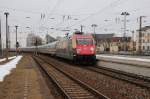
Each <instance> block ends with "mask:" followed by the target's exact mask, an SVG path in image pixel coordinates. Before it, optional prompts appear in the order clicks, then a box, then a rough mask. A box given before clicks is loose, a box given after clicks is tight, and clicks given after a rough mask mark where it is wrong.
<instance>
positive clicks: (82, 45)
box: [73, 34, 96, 63]
mask: <svg viewBox="0 0 150 99" xmlns="http://www.w3.org/2000/svg"><path fill="white" fill-rule="evenodd" d="M73 42H74V44H73V49H74V60H75V61H83V62H87V61H88V62H89V61H90V62H91V63H95V61H96V55H95V53H96V51H95V41H94V38H93V36H92V35H90V34H74V35H73Z"/></svg>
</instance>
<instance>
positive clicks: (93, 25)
mask: <svg viewBox="0 0 150 99" xmlns="http://www.w3.org/2000/svg"><path fill="white" fill-rule="evenodd" d="M97 26H98V25H97V24H92V25H91V27H92V28H93V33H94V38H95V41H96V33H95V28H96V27H97Z"/></svg>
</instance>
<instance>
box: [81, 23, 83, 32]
mask: <svg viewBox="0 0 150 99" xmlns="http://www.w3.org/2000/svg"><path fill="white" fill-rule="evenodd" d="M82 32H83V25H81V33H82Z"/></svg>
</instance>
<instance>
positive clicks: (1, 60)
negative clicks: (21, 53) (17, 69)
mask: <svg viewBox="0 0 150 99" xmlns="http://www.w3.org/2000/svg"><path fill="white" fill-rule="evenodd" d="M15 57H16V56H12V57H8V59H13V58H15ZM5 60H6V58H3V59H0V62H3V61H5Z"/></svg>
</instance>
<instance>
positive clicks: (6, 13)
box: [4, 12, 9, 60]
mask: <svg viewBox="0 0 150 99" xmlns="http://www.w3.org/2000/svg"><path fill="white" fill-rule="evenodd" d="M4 15H6V59H7V60H8V15H9V13H8V12H5V13H4Z"/></svg>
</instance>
